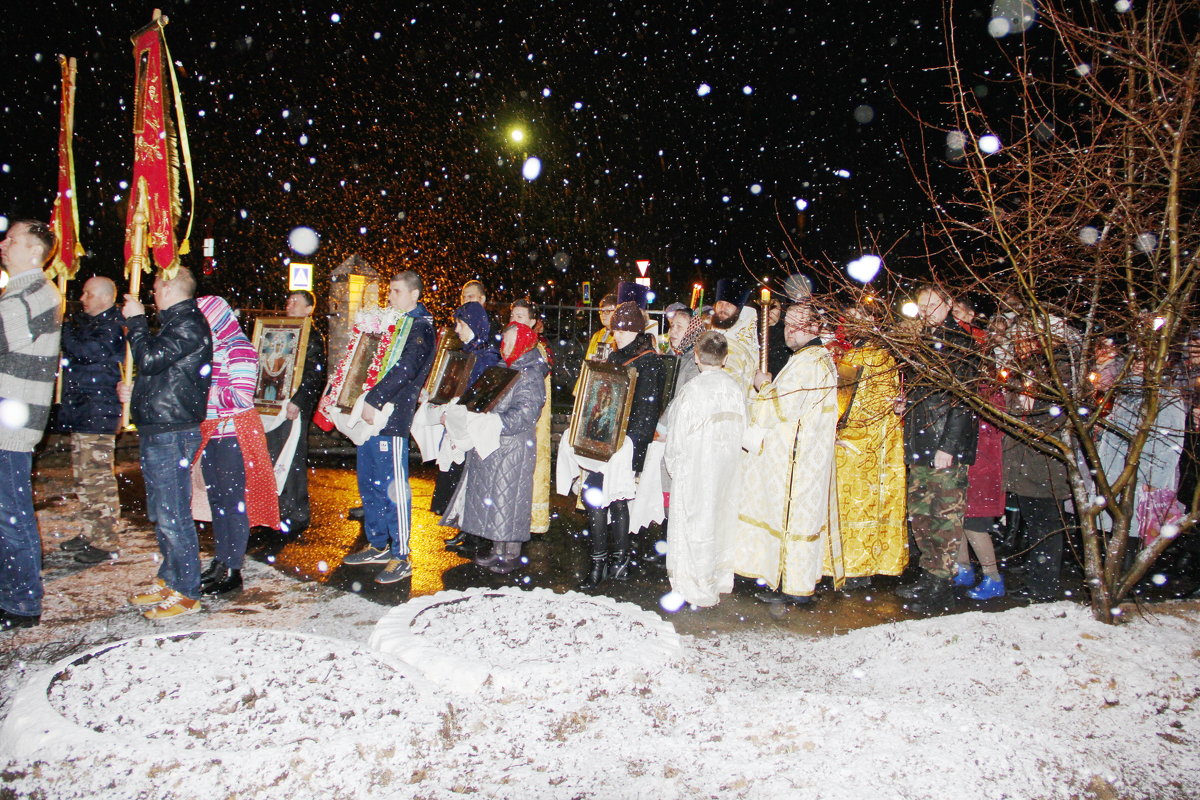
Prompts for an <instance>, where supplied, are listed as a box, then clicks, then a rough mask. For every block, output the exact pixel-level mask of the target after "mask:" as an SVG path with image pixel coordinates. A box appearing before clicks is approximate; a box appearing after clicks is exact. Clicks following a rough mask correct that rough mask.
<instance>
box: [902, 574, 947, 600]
mask: <svg viewBox="0 0 1200 800" xmlns="http://www.w3.org/2000/svg"><path fill="white" fill-rule="evenodd" d="M945 583H948V580H947V579H943V578H939V577H938V576H936V575H934V574H933V573H932V572H926V571H925V570H921V577H919V578H917V579H916V580H915V581H912V582H911V583H906V584H903V585H902V586H897V587H896V596H897V597H899V598H900V599H901V600H920V599H921V598H923V597H925V596H926V595H929V594H936V593H937V592H938V591H939V590H940V589H941V588H942V585H943V584H945Z"/></svg>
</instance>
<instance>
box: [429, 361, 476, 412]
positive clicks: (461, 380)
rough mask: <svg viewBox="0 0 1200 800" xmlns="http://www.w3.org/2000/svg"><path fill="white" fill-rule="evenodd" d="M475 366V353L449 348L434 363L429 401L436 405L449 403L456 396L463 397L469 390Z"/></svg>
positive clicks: (431, 371) (431, 372)
mask: <svg viewBox="0 0 1200 800" xmlns="http://www.w3.org/2000/svg"><path fill="white" fill-rule="evenodd" d="M474 366H475V354H474V353H464V352H463V351H462V350H447V351H446V352H445V353H442V354H441V356H440V357H439V358H438V360H437V361H435V362H434V363H433V369H432V370H430V372H429V374H430V377H432V378H433V381H431V383H430V384H426V385H427V386H428V385H432V389H429V390H428V391H429V402H431V403H433V404H434V405H441V404H442V403H449V402H450V401H451V400H453V399H454V398H456V397H461V396H462V394H463V393H464V392H465V391H466V390H467V382H468V381H469V380H470V379H471V369H472V368H473V367H474Z"/></svg>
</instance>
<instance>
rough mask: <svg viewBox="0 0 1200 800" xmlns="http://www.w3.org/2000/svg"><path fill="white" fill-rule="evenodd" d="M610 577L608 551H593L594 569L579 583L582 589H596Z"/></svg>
mask: <svg viewBox="0 0 1200 800" xmlns="http://www.w3.org/2000/svg"><path fill="white" fill-rule="evenodd" d="M607 577H608V553H592V571H591V573H590V574H589V575H588V576H587V577H586V578H584V579H583V583H581V584H579V588H580V589H595V588H597V587H598V586H600V584H602V583H604V580H605V579H606V578H607Z"/></svg>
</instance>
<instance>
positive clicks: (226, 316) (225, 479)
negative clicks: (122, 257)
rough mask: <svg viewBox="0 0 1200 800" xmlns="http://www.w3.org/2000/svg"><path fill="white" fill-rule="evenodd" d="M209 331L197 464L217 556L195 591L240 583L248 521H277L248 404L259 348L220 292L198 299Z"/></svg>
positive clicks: (265, 459) (268, 470)
mask: <svg viewBox="0 0 1200 800" xmlns="http://www.w3.org/2000/svg"><path fill="white" fill-rule="evenodd" d="M197 305H199V307H200V311H201V312H202V313H203V314H204V318H205V319H207V320H208V326H209V327H210V328H211V329H212V333H213V361H212V384H211V387H210V388H209V392H208V413H207V419H206V420H205V421H204V422H202V423H201V424H200V450H199V456H198V457H199V459H200V470H201V474H202V475H203V476H204V488H205V490H206V491H207V493H208V504H209V507H210V508H211V509H212V529H213V540H214V544H215V549H216V557H215V558H213V560H212V563H210V564H209V566H208V569H206V570H205V571H204V572H202V573H201V574H200V593H201V594H209V595H213V594H224V593H227V592H235V591H238V590H240V589H241V588H242V562H243V561H244V560H245V557H246V543H247V542H248V541H249V539H250V526H252V525H263V526H266V527H269V528H274V529H276V530H278V529H279V500H278V493H277V492H276V488H275V473H274V470H273V469H272V466H271V457H270V454H269V453H268V452H267V439H266V435H265V434H264V433H263V427H262V420H261V419H259V416H258V411H257V410H255V408H254V384H255V380H256V378H257V377H258V354H257V353H255V351H254V345H252V344H250V340H249V339H247V338H246V334H244V333H242V329H241V327H240V326H239V325H238V321H237V317H235V316H234V314H233V309H231V308H230V307H229V304H228V303H226V302H225V301H224V300H222V299H221V298H220V297H201V298H200V299H199V300H198V301H197Z"/></svg>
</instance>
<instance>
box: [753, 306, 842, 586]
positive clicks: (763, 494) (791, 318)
mask: <svg viewBox="0 0 1200 800" xmlns="http://www.w3.org/2000/svg"><path fill="white" fill-rule="evenodd" d="M818 333H819V322H818V320H817V316H816V313H815V312H814V311H813V308H812V306H811V305H809V304H808V303H799V304H797V305H794V306H792V307H791V308H789V309H788V311H787V315H786V316H785V318H784V337H785V340H786V341H787V345H788V347H789V348H791V349H792V350H793V351H794V352H793V354H792V357H791V358H790V359H789V360H788V363H787V364H786V365H785V366H784V368H783V369H781V370H780V371H779V374H778V375H777V376H772V375H770V374H769V373H765V372H759V373H758V374H757V375H755V377H754V389H753V391H751V393H750V401H749V409H750V427H749V428H748V429H747V431H746V437H745V442H744V446H745V449H746V451H747V452H746V453H745V454H744V455H743V461H742V490H741V501H740V502H739V504H738V509H739V510H738V521H737V526H736V528H735V534H734V540H735V541H734V571H735V572H736V573H737V574H738V575H743V576H745V577H747V578H756V579H758V580H760V581H762V582H763V583H765V584H766V586H767V587H768V588H769V589H770V591H764V592H759V593H758V594H756V595H755V597H757V598H758V599H759V600H761V601H763V602H766V603H790V604H793V605H802V604H805V603H809V602H812V598H813V592H814V591H815V590H816V585H817V582H818V581H819V580H820V579H821V567H822V560H823V558H824V556H825V554H826V553H827V552H828V554H829V556H830V562H831V563H832V564H833V565H834V584H835V586H837V585H840V584H841V583H842V582H843V580H844V577H845V570H844V568H843V565H842V558H841V536H840V534H839V531H838V507H837V490H836V484H835V480H836V479H835V474H836V473H835V459H834V446H835V444H836V441H837V420H838V406H837V369H836V368H835V367H834V365H833V358H832V357H831V356H830V355H829V351H828V350H826V349H825V347H824V346H823V345H822V343H821V339H820V337H819V335H818Z"/></svg>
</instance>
